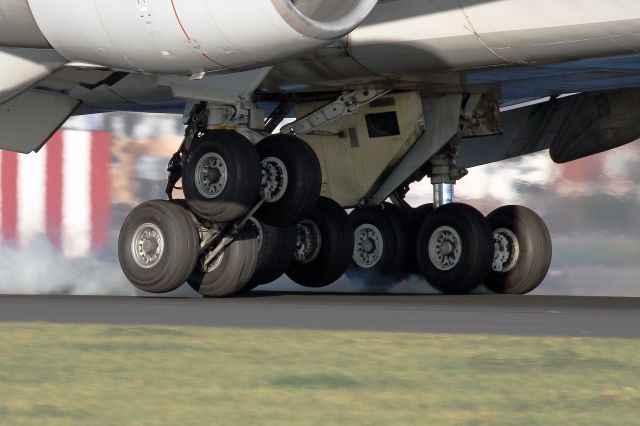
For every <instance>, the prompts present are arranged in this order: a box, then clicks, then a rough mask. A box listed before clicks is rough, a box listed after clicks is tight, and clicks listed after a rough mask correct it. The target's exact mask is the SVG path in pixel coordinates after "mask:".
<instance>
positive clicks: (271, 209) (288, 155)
mask: <svg viewBox="0 0 640 426" xmlns="http://www.w3.org/2000/svg"><path fill="white" fill-rule="evenodd" d="M256 148H257V150H258V153H259V155H260V158H261V161H262V167H263V176H262V188H263V191H266V193H267V194H268V198H267V201H266V202H265V203H264V204H263V205H262V207H261V208H260V209H259V210H258V212H257V213H256V218H257V219H259V220H260V221H261V222H263V223H266V224H269V225H272V226H293V225H296V224H297V223H299V222H300V221H301V220H303V219H305V218H306V217H308V216H309V214H311V212H312V211H313V209H314V208H315V206H316V204H317V202H318V197H320V190H321V186H322V169H321V168H320V161H319V160H318V157H317V156H316V153H315V152H314V151H313V149H312V148H311V146H309V144H307V143H306V142H305V141H303V140H302V139H300V138H298V137H296V136H293V135H272V136H269V137H267V138H265V139H263V140H262V141H260V142H259V143H258V144H257V145H256ZM267 170H269V171H270V173H267V172H266V171H267Z"/></svg>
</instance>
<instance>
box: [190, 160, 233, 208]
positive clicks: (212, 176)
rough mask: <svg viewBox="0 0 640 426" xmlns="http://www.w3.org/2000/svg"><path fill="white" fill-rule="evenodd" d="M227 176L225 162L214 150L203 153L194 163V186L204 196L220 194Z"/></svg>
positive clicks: (211, 196)
mask: <svg viewBox="0 0 640 426" xmlns="http://www.w3.org/2000/svg"><path fill="white" fill-rule="evenodd" d="M228 178H229V174H228V170H227V163H225V161H224V159H223V158H222V157H221V156H220V155H219V154H216V153H215V152H210V153H208V154H205V155H204V156H203V157H202V158H201V159H200V161H198V164H197V165H196V188H197V189H198V192H199V193H200V194H201V195H202V196H203V197H205V198H209V199H211V198H216V197H218V196H220V194H222V191H224V188H225V187H226V186H227V180H228Z"/></svg>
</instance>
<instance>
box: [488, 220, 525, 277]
mask: <svg viewBox="0 0 640 426" xmlns="http://www.w3.org/2000/svg"><path fill="white" fill-rule="evenodd" d="M519 257H520V243H519V242H518V237H516V234H514V233H513V232H512V231H510V230H509V229H506V228H499V229H496V230H495V231H493V271H494V272H500V273H506V272H509V271H511V270H512V269H513V268H515V266H516V264H517V263H518V258H519Z"/></svg>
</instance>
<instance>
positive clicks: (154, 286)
mask: <svg viewBox="0 0 640 426" xmlns="http://www.w3.org/2000/svg"><path fill="white" fill-rule="evenodd" d="M192 117H194V118H192V121H191V123H190V125H189V127H188V128H187V134H186V137H185V141H184V143H183V144H182V146H181V148H180V151H179V152H178V153H177V154H176V155H175V156H174V158H173V159H172V161H171V164H170V168H169V170H170V171H171V177H170V179H169V185H168V190H167V193H168V194H171V193H172V190H173V188H174V186H175V184H176V183H177V182H178V180H179V179H180V178H182V183H183V190H184V194H185V198H186V200H174V201H150V202H147V203H144V204H142V205H140V206H139V207H137V208H135V209H134V210H133V211H132V212H131V213H130V214H129V216H128V217H127V218H126V220H125V223H124V225H123V227H122V231H121V233H120V238H119V244H118V254H119V258H120V264H121V266H122V269H123V271H124V273H125V275H126V277H127V278H128V279H129V280H130V281H131V282H132V283H133V285H134V286H136V287H137V288H139V289H140V290H143V291H146V292H151V293H166V292H170V291H173V290H175V289H177V288H178V287H180V286H181V285H182V284H183V283H184V282H185V281H186V282H188V283H189V285H191V286H192V287H193V288H194V289H196V290H198V291H199V292H200V293H201V294H202V295H204V296H209V297H223V296H228V295H232V294H235V293H238V292H242V291H246V290H249V289H251V288H254V287H256V286H258V285H261V284H265V283H268V282H271V281H273V280H275V279H277V278H278V277H280V276H281V275H283V274H284V273H285V272H287V271H288V270H289V271H295V270H297V271H298V272H297V273H298V274H299V275H304V274H303V272H300V271H306V270H308V268H309V267H310V266H312V265H314V264H317V262H328V263H329V266H330V267H331V268H332V269H331V272H332V273H331V274H329V273H327V272H326V271H324V272H323V273H320V272H318V273H316V274H313V275H314V277H311V278H309V277H307V278H306V279H305V278H301V281H305V282H309V283H310V284H317V283H319V282H325V281H326V280H329V279H333V280H335V279H337V278H338V276H339V275H341V274H342V273H343V272H344V269H346V265H347V264H348V261H349V259H350V257H349V256H346V257H345V256H342V257H341V258H340V261H342V263H345V265H344V269H343V266H342V265H341V263H340V261H339V262H337V263H336V262H335V259H334V258H333V257H335V256H333V255H327V254H326V253H325V252H326V251H327V250H326V247H328V246H327V244H334V245H336V246H337V245H340V246H341V245H342V243H343V241H342V240H339V241H337V242H332V240H331V235H330V234H331V232H333V231H330V232H328V229H329V228H331V227H332V226H333V223H331V222H328V221H327V218H325V217H324V211H325V210H326V209H327V207H326V204H327V203H329V201H327V200H321V199H320V198H319V196H320V187H321V182H322V174H321V173H322V172H321V169H320V164H319V162H318V159H317V157H316V155H315V153H314V151H313V150H312V149H311V147H309V146H308V145H307V144H306V143H305V142H304V141H302V140H301V139H299V138H297V137H295V136H291V135H274V136H269V137H266V138H265V139H263V140H262V141H260V142H259V143H258V144H257V145H255V146H254V145H253V144H252V143H251V142H250V141H249V140H248V139H247V138H246V137H244V136H243V135H241V134H240V133H238V132H235V131H231V130H214V131H209V130H207V129H206V125H204V123H203V121H202V119H200V120H197V117H198V113H197V111H196V113H194V114H193V115H192ZM200 117H201V118H202V117H204V115H202V114H201V115H200ZM170 198H171V197H170ZM331 207H333V208H334V209H335V208H336V206H335V205H331ZM338 208H339V207H338ZM339 209H340V213H341V214H343V215H345V216H346V214H345V213H344V210H342V209H341V208H339ZM318 212H320V213H318ZM317 216H320V217H317ZM312 222H313V223H314V224H315V225H314V226H315V227H316V228H317V229H320V232H319V234H318V238H322V239H323V241H324V244H323V245H322V246H320V245H319V244H316V245H317V246H318V247H319V248H318V250H319V254H318V255H317V256H316V258H317V259H316V258H314V259H311V260H310V261H309V264H305V266H304V267H298V268H297V269H296V267H295V264H296V260H297V258H296V253H297V252H296V244H297V243H298V242H299V241H298V240H299V239H300V232H299V231H298V229H296V225H297V226H298V228H300V227H301V226H303V225H302V224H304V223H312ZM346 222H347V221H346V220H345V223H346ZM350 234H351V231H350V229H349V230H344V232H343V234H342V235H341V236H340V238H343V239H344V238H345V235H350ZM345 250H350V247H349V246H348V245H347V246H345V247H344V248H342V251H345ZM332 256H333V257H332ZM343 258H344V259H343ZM345 259H346V260H345ZM307 260H308V259H307ZM314 262H316V263H314ZM336 268H337V269H336ZM291 274H292V275H294V276H296V273H295V272H291ZM336 274H337V275H338V276H336V277H335V278H334V275H336ZM323 280H324V281H323Z"/></svg>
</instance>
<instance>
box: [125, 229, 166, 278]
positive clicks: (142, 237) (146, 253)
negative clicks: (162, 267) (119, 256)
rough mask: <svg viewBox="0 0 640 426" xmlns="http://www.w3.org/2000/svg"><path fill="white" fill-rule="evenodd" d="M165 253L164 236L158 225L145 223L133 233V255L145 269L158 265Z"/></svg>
mask: <svg viewBox="0 0 640 426" xmlns="http://www.w3.org/2000/svg"><path fill="white" fill-rule="evenodd" d="M163 253H164V236H163V235H162V231H161V230H160V228H159V227H158V226H157V225H154V224H153V223H145V224H143V225H140V226H139V227H138V229H136V231H135V232H134V233H133V238H132V240H131V255H132V256H133V260H134V261H135V262H136V264H137V265H138V266H139V267H141V268H143V269H150V268H153V267H154V266H156V265H157V264H158V263H159V262H160V259H161V258H162V254H163Z"/></svg>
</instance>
